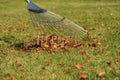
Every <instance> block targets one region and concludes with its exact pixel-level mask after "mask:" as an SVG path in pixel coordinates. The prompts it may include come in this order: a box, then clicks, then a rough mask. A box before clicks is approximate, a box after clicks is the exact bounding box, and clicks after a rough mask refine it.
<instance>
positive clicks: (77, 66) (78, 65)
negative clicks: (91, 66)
mask: <svg viewBox="0 0 120 80" xmlns="http://www.w3.org/2000/svg"><path fill="white" fill-rule="evenodd" d="M75 67H76V68H77V69H81V68H83V67H84V66H83V64H81V63H78V64H77V65H76V66H75Z"/></svg>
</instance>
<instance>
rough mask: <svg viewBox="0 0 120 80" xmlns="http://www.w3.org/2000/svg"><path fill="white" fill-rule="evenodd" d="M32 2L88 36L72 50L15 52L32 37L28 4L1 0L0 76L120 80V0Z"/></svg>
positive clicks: (3, 78) (21, 0) (12, 78)
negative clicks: (79, 28) (77, 27)
mask: <svg viewBox="0 0 120 80" xmlns="http://www.w3.org/2000/svg"><path fill="white" fill-rule="evenodd" d="M32 1H33V2H34V3H36V4H37V5H39V6H41V7H44V8H46V9H48V10H50V11H53V12H54V13H57V14H60V15H62V16H65V17H67V18H69V19H70V20H72V21H73V22H75V23H77V24H79V25H80V26H82V27H84V28H85V29H86V30H88V32H89V39H87V40H86V41H85V42H84V46H81V47H79V48H76V49H75V48H74V49H72V50H71V51H64V52H59V51H58V52H55V53H47V51H37V50H36V49H33V50H30V51H23V50H19V49H18V47H19V46H21V45H22V44H26V43H28V42H29V41H30V40H32V39H33V38H35V37H36V36H35V35H36V31H35V29H34V27H33V25H32V23H31V22H30V20H29V14H28V11H27V9H26V8H27V4H26V2H25V1H24V0H19V1H18V0H0V8H1V9H0V80H120V1H119V0H42V1H40V0H32ZM81 42H82V41H81ZM90 44H91V46H90ZM94 45H95V46H94Z"/></svg>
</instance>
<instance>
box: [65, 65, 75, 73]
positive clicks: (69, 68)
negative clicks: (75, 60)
mask: <svg viewBox="0 0 120 80" xmlns="http://www.w3.org/2000/svg"><path fill="white" fill-rule="evenodd" d="M75 68H76V67H75V66H70V67H68V68H67V69H66V72H70V70H72V69H75Z"/></svg>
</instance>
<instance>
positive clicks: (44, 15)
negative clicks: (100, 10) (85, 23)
mask: <svg viewBox="0 0 120 80" xmlns="http://www.w3.org/2000/svg"><path fill="white" fill-rule="evenodd" d="M26 1H27V3H28V11H29V13H30V18H31V21H32V23H33V25H34V27H36V31H37V33H38V34H39V35H48V34H54V35H57V36H60V37H64V38H67V39H69V38H72V40H81V39H82V38H85V37H86V36H87V30H85V29H83V28H82V27H80V26H79V25H77V24H75V23H74V22H72V21H70V20H69V19H67V18H65V17H62V16H60V15H57V14H55V13H53V12H50V11H48V10H46V9H42V8H40V7H38V6H37V5H35V4H34V3H32V2H31V1H30V0H26Z"/></svg>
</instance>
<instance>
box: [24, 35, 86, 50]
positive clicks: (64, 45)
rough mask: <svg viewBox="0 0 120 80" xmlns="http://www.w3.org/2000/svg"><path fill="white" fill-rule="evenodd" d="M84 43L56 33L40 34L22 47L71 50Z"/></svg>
mask: <svg viewBox="0 0 120 80" xmlns="http://www.w3.org/2000/svg"><path fill="white" fill-rule="evenodd" d="M83 45H84V44H82V43H80V42H78V41H72V40H71V39H65V38H62V37H59V36H56V35H40V36H39V37H38V38H36V39H34V40H32V41H30V42H29V43H28V44H26V45H24V46H23V47H22V48H23V49H25V50H31V49H34V48H35V49H37V50H40V51H43V50H47V51H49V52H55V51H63V50H67V51H69V50H71V49H72V48H78V47H81V46H83Z"/></svg>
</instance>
